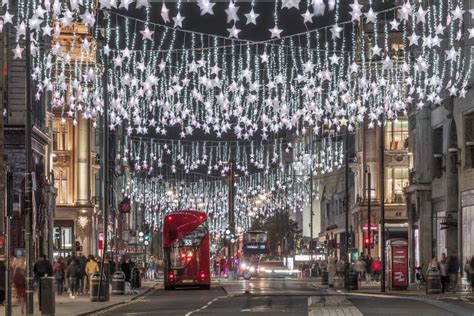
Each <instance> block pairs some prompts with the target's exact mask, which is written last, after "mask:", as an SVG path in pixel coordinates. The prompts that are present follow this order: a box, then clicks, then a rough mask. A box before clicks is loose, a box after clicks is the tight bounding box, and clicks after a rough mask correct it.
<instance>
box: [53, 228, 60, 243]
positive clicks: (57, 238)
mask: <svg viewBox="0 0 474 316" xmlns="http://www.w3.org/2000/svg"><path fill="white" fill-rule="evenodd" d="M53 239H55V240H59V239H61V232H60V231H59V228H58V227H55V228H54V235H53Z"/></svg>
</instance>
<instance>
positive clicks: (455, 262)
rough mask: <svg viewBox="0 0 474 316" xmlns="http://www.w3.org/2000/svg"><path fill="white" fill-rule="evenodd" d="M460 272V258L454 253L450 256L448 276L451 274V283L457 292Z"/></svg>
mask: <svg viewBox="0 0 474 316" xmlns="http://www.w3.org/2000/svg"><path fill="white" fill-rule="evenodd" d="M458 273H459V259H458V257H457V256H456V255H455V254H453V255H450V256H449V258H448V276H449V283H450V284H449V285H450V287H451V289H452V291H453V293H456V287H457V284H458Z"/></svg>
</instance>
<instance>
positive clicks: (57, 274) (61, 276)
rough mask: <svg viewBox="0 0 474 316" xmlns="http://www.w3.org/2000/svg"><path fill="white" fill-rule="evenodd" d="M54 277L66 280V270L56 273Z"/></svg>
mask: <svg viewBox="0 0 474 316" xmlns="http://www.w3.org/2000/svg"><path fill="white" fill-rule="evenodd" d="M54 277H55V278H56V279H58V280H62V279H64V269H59V270H58V271H56V274H55V275H54Z"/></svg>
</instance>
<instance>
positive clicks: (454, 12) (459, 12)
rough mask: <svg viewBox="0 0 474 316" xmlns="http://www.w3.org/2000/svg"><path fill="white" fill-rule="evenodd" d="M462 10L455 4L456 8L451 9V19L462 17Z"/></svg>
mask: <svg viewBox="0 0 474 316" xmlns="http://www.w3.org/2000/svg"><path fill="white" fill-rule="evenodd" d="M464 12H466V11H464V10H461V8H460V7H459V4H458V5H457V6H456V9H454V10H451V15H452V16H453V21H456V20H458V19H459V20H460V19H462V15H463V14H464Z"/></svg>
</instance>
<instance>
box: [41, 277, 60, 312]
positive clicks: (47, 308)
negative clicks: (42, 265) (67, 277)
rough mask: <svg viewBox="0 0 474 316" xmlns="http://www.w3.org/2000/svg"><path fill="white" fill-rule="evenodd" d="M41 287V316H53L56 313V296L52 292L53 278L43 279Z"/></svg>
mask: <svg viewBox="0 0 474 316" xmlns="http://www.w3.org/2000/svg"><path fill="white" fill-rule="evenodd" d="M40 282H41V284H40V286H41V297H40V300H41V315H54V313H55V312H56V301H55V298H56V295H55V292H54V278H53V277H43V278H41V279H40Z"/></svg>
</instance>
